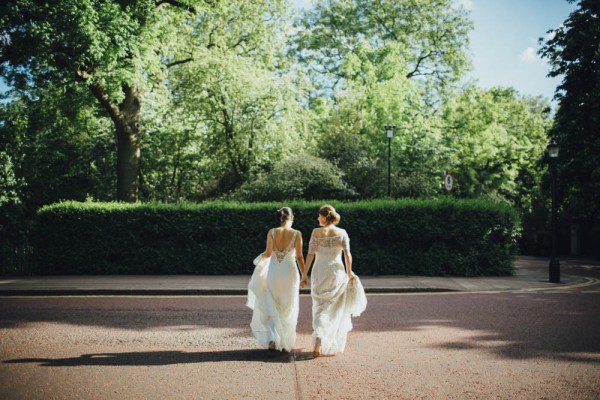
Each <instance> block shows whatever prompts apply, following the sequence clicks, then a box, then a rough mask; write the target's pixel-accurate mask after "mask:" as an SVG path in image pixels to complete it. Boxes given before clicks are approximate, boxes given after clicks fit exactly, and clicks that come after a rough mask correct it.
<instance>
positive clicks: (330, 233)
mask: <svg viewBox="0 0 600 400" xmlns="http://www.w3.org/2000/svg"><path fill="white" fill-rule="evenodd" d="M312 236H313V237H315V238H317V239H320V238H332V237H339V236H348V234H347V233H346V230H345V229H342V228H338V227H337V226H336V227H333V228H332V227H326V226H322V227H319V228H315V229H313V231H312Z"/></svg>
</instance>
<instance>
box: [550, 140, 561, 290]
mask: <svg viewBox="0 0 600 400" xmlns="http://www.w3.org/2000/svg"><path fill="white" fill-rule="evenodd" d="M548 155H549V156H550V173H551V175H552V220H551V224H552V226H551V229H552V248H551V254H550V282H552V283H560V262H559V261H558V257H557V256H556V247H557V246H556V161H557V158H558V145H557V144H556V141H554V140H552V142H551V143H550V144H549V145H548Z"/></svg>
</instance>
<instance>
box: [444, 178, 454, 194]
mask: <svg viewBox="0 0 600 400" xmlns="http://www.w3.org/2000/svg"><path fill="white" fill-rule="evenodd" d="M453 187H454V177H453V176H452V175H450V174H449V173H446V174H444V189H446V190H447V191H448V192H451V191H452V188H453Z"/></svg>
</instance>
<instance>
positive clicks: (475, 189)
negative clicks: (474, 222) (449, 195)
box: [443, 87, 551, 210]
mask: <svg viewBox="0 0 600 400" xmlns="http://www.w3.org/2000/svg"><path fill="white" fill-rule="evenodd" d="M444 123H445V129H444V133H445V134H444V139H443V143H444V145H445V147H446V148H448V149H450V152H449V154H448V155H449V157H448V163H447V164H446V168H447V169H449V170H450V171H451V172H452V173H453V175H454V177H455V180H456V191H455V193H456V194H457V195H459V196H462V197H489V198H495V199H503V200H505V201H509V202H510V203H511V204H514V205H516V206H518V207H519V208H521V209H525V210H527V209H528V208H529V207H530V205H531V204H530V203H531V196H532V193H533V192H535V191H538V190H539V183H540V182H539V181H540V176H541V172H540V171H539V168H538V167H537V162H538V160H539V158H540V157H541V155H542V154H543V152H544V149H545V147H546V144H547V143H546V134H547V131H548V128H549V125H550V123H551V119H550V106H549V104H548V103H547V101H544V100H542V99H540V98H528V97H522V96H519V95H518V93H517V92H516V91H515V90H514V89H502V88H492V89H489V90H483V89H479V88H477V87H469V88H466V89H465V90H464V91H463V92H462V93H461V94H460V96H458V97H457V98H455V99H453V100H452V101H448V102H447V103H446V104H445V107H444Z"/></svg>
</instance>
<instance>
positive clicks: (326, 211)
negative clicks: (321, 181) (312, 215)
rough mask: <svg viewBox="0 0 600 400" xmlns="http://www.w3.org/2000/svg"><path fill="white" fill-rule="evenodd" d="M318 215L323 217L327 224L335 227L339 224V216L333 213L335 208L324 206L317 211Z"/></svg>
mask: <svg viewBox="0 0 600 400" xmlns="http://www.w3.org/2000/svg"><path fill="white" fill-rule="evenodd" d="M319 214H320V215H322V216H324V217H325V220H326V221H327V223H329V224H333V225H337V224H339V223H340V219H342V218H341V217H340V214H338V213H337V212H336V211H335V208H333V207H332V206H330V205H329V204H326V205H324V206H323V207H321V208H320V209H319Z"/></svg>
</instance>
